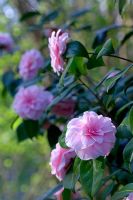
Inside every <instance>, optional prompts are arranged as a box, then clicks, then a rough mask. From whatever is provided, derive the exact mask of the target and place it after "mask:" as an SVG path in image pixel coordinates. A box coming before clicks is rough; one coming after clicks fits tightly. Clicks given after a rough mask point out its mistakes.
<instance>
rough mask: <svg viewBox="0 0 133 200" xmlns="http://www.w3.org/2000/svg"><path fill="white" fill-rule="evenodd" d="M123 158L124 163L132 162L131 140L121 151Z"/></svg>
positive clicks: (132, 147)
mask: <svg viewBox="0 0 133 200" xmlns="http://www.w3.org/2000/svg"><path fill="white" fill-rule="evenodd" d="M123 158H124V161H125V162H129V163H131V162H132V161H133V139H131V140H130V141H129V142H128V144H127V145H126V146H125V148H124V151H123Z"/></svg>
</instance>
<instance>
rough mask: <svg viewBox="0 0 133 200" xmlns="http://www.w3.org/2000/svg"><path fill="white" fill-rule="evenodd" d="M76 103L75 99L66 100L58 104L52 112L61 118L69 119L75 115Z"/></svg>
mask: <svg viewBox="0 0 133 200" xmlns="http://www.w3.org/2000/svg"><path fill="white" fill-rule="evenodd" d="M74 109H75V101H74V100H73V99H64V100H61V101H60V102H59V103H58V104H56V105H55V106H54V107H53V109H52V112H53V113H54V114H56V115H58V116H61V117H69V116H71V115H72V114H73V113H74Z"/></svg>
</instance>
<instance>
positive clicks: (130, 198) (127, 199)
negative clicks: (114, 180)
mask: <svg viewBox="0 0 133 200" xmlns="http://www.w3.org/2000/svg"><path fill="white" fill-rule="evenodd" d="M125 200H133V192H131V193H130V194H129V196H128V197H127V198H126V199H125Z"/></svg>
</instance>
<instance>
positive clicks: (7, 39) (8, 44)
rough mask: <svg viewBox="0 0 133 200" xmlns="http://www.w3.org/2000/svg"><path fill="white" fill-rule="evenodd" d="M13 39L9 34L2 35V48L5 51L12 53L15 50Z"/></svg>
mask: <svg viewBox="0 0 133 200" xmlns="http://www.w3.org/2000/svg"><path fill="white" fill-rule="evenodd" d="M13 45H14V42H13V39H12V37H11V35H10V34H9V33H0V48H2V49H3V50H5V51H8V52H10V51H12V49H13Z"/></svg>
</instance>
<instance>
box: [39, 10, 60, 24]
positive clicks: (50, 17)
mask: <svg viewBox="0 0 133 200" xmlns="http://www.w3.org/2000/svg"><path fill="white" fill-rule="evenodd" d="M58 15H59V9H58V10H54V11H51V12H50V13H48V14H46V15H45V14H44V15H42V17H41V19H40V23H39V24H40V25H41V26H42V25H43V24H44V23H46V22H49V21H52V20H54V19H55V18H56V17H58Z"/></svg>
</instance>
